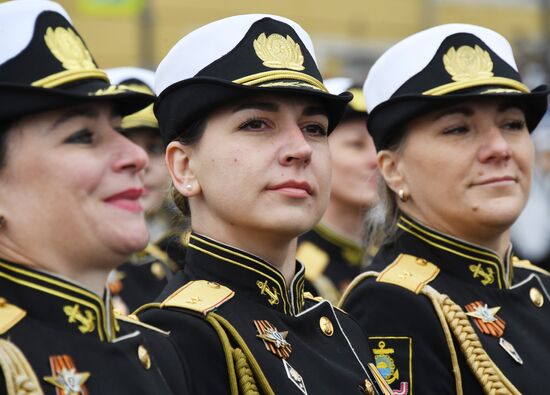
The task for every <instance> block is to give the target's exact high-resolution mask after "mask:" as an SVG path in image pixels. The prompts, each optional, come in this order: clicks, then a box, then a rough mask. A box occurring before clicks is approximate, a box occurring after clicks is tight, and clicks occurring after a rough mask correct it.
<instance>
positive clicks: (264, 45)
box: [254, 33, 304, 71]
mask: <svg viewBox="0 0 550 395" xmlns="http://www.w3.org/2000/svg"><path fill="white" fill-rule="evenodd" d="M254 51H256V55H258V57H259V58H260V59H261V60H262V61H263V65H264V66H266V67H269V68H272V69H290V70H296V71H301V70H304V56H303V55H302V50H301V49H300V45H298V44H297V43H296V42H295V41H294V40H293V39H292V37H290V36H288V35H287V36H286V38H285V37H283V36H281V35H280V34H277V33H273V34H270V35H269V37H266V35H265V33H262V34H260V35H259V36H258V38H257V39H256V40H254Z"/></svg>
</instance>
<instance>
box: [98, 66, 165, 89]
mask: <svg viewBox="0 0 550 395" xmlns="http://www.w3.org/2000/svg"><path fill="white" fill-rule="evenodd" d="M105 71H106V72H107V75H108V76H109V80H110V81H111V83H112V84H120V83H122V82H124V81H128V80H138V81H141V82H142V83H143V84H145V85H147V86H148V87H149V88H150V89H151V90H153V87H154V85H155V72H154V71H152V70H148V69H143V68H141V67H113V68H111V69H106V70H105Z"/></svg>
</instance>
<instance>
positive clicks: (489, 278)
mask: <svg viewBox="0 0 550 395" xmlns="http://www.w3.org/2000/svg"><path fill="white" fill-rule="evenodd" d="M470 271H471V272H472V273H473V275H474V278H478V277H482V278H483V279H482V280H481V283H482V284H483V285H488V284H492V283H493V282H494V281H495V272H494V271H493V268H491V267H489V268H487V270H484V269H483V268H482V267H481V263H478V264H477V265H470Z"/></svg>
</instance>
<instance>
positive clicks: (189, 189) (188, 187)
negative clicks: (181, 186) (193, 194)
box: [185, 184, 193, 191]
mask: <svg viewBox="0 0 550 395" xmlns="http://www.w3.org/2000/svg"><path fill="white" fill-rule="evenodd" d="M185 189H187V190H188V191H191V190H193V185H191V184H187V185H186V186H185Z"/></svg>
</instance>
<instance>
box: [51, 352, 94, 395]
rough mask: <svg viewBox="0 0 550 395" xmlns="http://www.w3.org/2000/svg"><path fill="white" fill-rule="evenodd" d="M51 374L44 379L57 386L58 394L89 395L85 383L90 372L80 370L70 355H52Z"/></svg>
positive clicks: (56, 391)
mask: <svg viewBox="0 0 550 395" xmlns="http://www.w3.org/2000/svg"><path fill="white" fill-rule="evenodd" d="M50 367H51V369H52V370H51V371H52V375H51V376H44V381H46V382H47V383H49V384H52V385H53V386H55V393H56V394H57V395H88V390H87V389H86V386H85V385H84V383H85V382H86V380H88V378H89V377H90V373H89V372H78V371H77V370H76V366H75V364H74V361H73V358H72V357H71V356H70V355H66V354H64V355H51V356H50Z"/></svg>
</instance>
